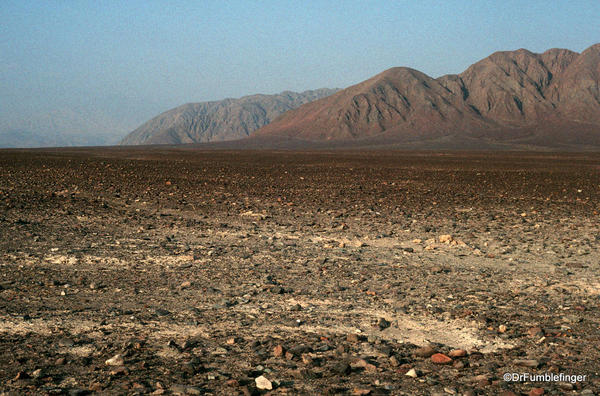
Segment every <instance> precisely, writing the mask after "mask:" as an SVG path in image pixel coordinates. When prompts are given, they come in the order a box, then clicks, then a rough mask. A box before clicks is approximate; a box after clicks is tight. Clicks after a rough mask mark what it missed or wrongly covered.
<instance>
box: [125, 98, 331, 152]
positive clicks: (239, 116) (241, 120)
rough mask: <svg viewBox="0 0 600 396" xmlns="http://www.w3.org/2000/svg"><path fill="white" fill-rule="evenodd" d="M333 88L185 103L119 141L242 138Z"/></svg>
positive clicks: (158, 141)
mask: <svg viewBox="0 0 600 396" xmlns="http://www.w3.org/2000/svg"><path fill="white" fill-rule="evenodd" d="M336 91H337V90H336V89H327V88H322V89H317V90H312V91H305V92H302V93H296V92H290V91H286V92H282V93H280V94H277V95H251V96H245V97H243V98H240V99H225V100H221V101H214V102H202V103H188V104H185V105H183V106H179V107H176V108H174V109H171V110H169V111H166V112H164V113H162V114H160V115H158V116H157V117H154V118H153V119H151V120H150V121H148V122H146V123H144V124H143V125H141V126H140V127H139V128H137V129H136V130H134V131H133V132H131V133H130V134H128V135H127V136H126V137H125V138H124V139H123V140H122V141H121V144H123V145H139V144H182V143H204V142H215V141H227V140H236V139H242V138H245V137H247V136H249V135H250V134H251V133H252V132H254V131H255V130H257V129H259V128H260V127H262V126H264V125H267V124H268V123H269V122H271V121H272V120H274V119H275V118H277V117H278V116H280V115H281V114H283V113H285V112H286V111H288V110H292V109H295V108H297V107H298V106H301V105H303V104H305V103H308V102H311V101H314V100H317V99H320V98H323V97H325V96H328V95H331V94H332V93H334V92H336Z"/></svg>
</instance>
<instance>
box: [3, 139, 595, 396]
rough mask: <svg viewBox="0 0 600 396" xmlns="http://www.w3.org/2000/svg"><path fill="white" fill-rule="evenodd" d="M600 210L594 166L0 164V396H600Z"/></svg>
mask: <svg viewBox="0 0 600 396" xmlns="http://www.w3.org/2000/svg"><path fill="white" fill-rule="evenodd" d="M599 212H600V154H597V153H533V152H495V153H492V152H475V151H472V152H434V151H429V152H427V151H423V152H415V151H413V152H403V151H383V150H380V151H371V152H368V151H367V152H365V151H326V150H321V151H285V150H281V151H252V150H247V151H227V150H213V151H204V150H200V149H197V148H193V147H189V148H169V147H154V148H148V147H146V148H143V147H142V148H130V147H127V148H125V147H121V148H96V149H93V148H80V149H39V150H2V151H0V394H5V395H13V394H14V395H21V394H31V395H38V394H47V395H54V394H68V395H83V394H125V395H132V394H165V395H168V394H190V395H194V394H215V395H217V394H218V395H236V394H240V395H242V394H245V395H248V394H267V393H269V394H273V395H281V394H289V395H293V394H305V395H314V394H354V395H380V394H390V395H413V394H414V395H421V394H422V395H428V394H434V395H487V394H503V395H512V394H516V395H521V394H525V395H541V394H549V395H553V394H555V395H558V394H581V395H592V394H598V392H599V391H600V377H599V374H598V373H599V371H600V328H599V326H600V272H599V267H598V265H599V262H600V254H599V249H598V247H599V243H600V234H599V233H598V231H599V230H598V224H599V220H600V214H599ZM506 373H529V374H532V375H533V374H544V373H555V374H557V375H558V374H561V373H562V374H564V375H570V376H573V375H580V376H583V377H582V378H584V379H582V380H578V381H530V380H528V379H526V378H523V379H522V380H521V379H517V380H513V378H512V377H511V378H509V379H510V380H509V381H507V380H506V379H505V378H504V375H505V374H506Z"/></svg>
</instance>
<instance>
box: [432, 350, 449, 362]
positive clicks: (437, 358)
mask: <svg viewBox="0 0 600 396" xmlns="http://www.w3.org/2000/svg"><path fill="white" fill-rule="evenodd" d="M431 361H432V362H433V363H435V364H449V363H452V358H450V357H448V356H446V355H444V354H443V353H436V354H434V355H432V356H431Z"/></svg>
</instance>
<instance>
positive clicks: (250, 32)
mask: <svg viewBox="0 0 600 396" xmlns="http://www.w3.org/2000/svg"><path fill="white" fill-rule="evenodd" d="M599 21H600V1H598V0H588V1H586V0H577V1H572V0H564V1H560V0H556V1H547V0H546V1H537V0H528V1H523V0H514V1H513V0H503V1H498V0H497V1H484V0H473V1H467V0H457V1H448V0H447V1H441V0H440V1H425V0H412V1H310V0H305V1H283V0H282V1H249V0H246V1H224V0H219V1H208V0H206V1H166V0H165V1H148V0H143V1H132V0H129V1H116V0H115V1H98V0H94V1H77V0H71V1H66V0H64V1H61V0H56V1H47V0H44V1H34V0H27V1H23V0H18V1H8V0H0V93H1V95H0V119H1V118H5V119H6V118H10V117H19V116H27V115H28V114H29V112H39V111H52V110H55V109H59V108H70V109H75V111H80V112H84V113H85V112H86V111H91V110H94V109H101V110H102V111H104V112H107V113H109V114H111V115H114V116H115V117H124V118H125V119H127V117H131V119H136V120H137V119H140V118H141V119H142V120H145V119H147V118H148V117H150V116H153V115H156V113H157V112H160V111H164V110H167V109H169V108H171V107H174V106H176V105H180V104H183V103H186V102H192V101H205V100H217V99H222V98H225V97H239V96H243V95H248V94H253V93H276V92H280V91H283V90H294V91H302V90H306V89H313V88H320V87H346V86H349V85H352V84H354V83H357V82H360V81H361V80H364V79H366V78H368V77H370V76H372V75H374V74H376V73H379V72H381V71H383V70H385V69H387V68H390V67H393V66H409V67H414V68H416V69H419V70H421V71H423V72H425V73H427V74H429V75H431V76H433V77H437V76H440V75H443V74H447V73H459V72H461V71H462V70H464V69H465V68H466V67H468V66H469V65H470V64H472V63H474V62H475V61H477V60H479V59H481V58H483V57H485V56H488V55H489V54H491V53H492V52H494V51H498V50H514V49H518V48H527V49H530V50H532V51H534V52H543V51H544V50H546V49H548V48H552V47H561V48H569V49H572V50H574V51H578V52H580V51H582V50H584V49H585V48H587V47H588V46H590V45H592V44H594V43H597V42H600V23H599ZM134 113H135V116H134V115H132V114H134ZM136 117H137V118H136ZM130 122H131V121H130ZM135 122H137V121H135Z"/></svg>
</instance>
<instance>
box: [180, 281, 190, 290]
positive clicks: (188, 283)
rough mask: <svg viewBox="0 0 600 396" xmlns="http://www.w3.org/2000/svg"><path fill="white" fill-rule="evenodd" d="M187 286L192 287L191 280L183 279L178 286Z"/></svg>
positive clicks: (181, 287) (185, 287) (184, 287)
mask: <svg viewBox="0 0 600 396" xmlns="http://www.w3.org/2000/svg"><path fill="white" fill-rule="evenodd" d="M189 287H192V282H190V281H185V282H182V283H181V284H180V285H179V288H180V289H187V288H189Z"/></svg>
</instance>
